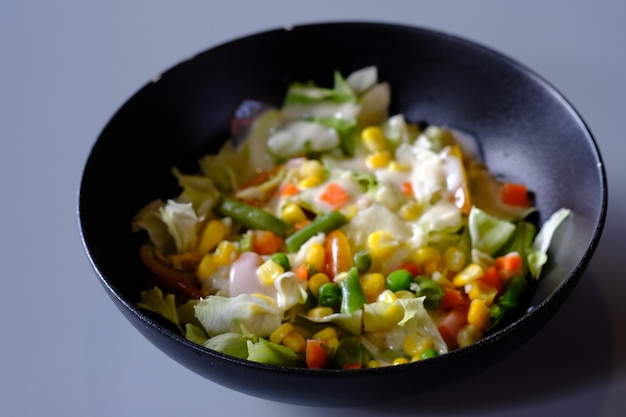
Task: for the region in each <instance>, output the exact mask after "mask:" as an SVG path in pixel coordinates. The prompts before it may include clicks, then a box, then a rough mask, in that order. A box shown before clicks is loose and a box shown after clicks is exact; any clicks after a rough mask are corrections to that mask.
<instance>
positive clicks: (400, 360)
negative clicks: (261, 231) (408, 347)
mask: <svg viewBox="0 0 626 417" xmlns="http://www.w3.org/2000/svg"><path fill="white" fill-rule="evenodd" d="M405 363H409V360H408V359H407V358H396V359H394V360H393V362H391V364H392V365H404V364H405Z"/></svg>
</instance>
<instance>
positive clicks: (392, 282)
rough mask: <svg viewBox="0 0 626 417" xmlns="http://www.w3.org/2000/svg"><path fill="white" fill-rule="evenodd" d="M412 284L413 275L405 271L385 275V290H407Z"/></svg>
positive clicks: (399, 270) (398, 270) (400, 270)
mask: <svg viewBox="0 0 626 417" xmlns="http://www.w3.org/2000/svg"><path fill="white" fill-rule="evenodd" d="M411 282H413V275H412V274H411V273H410V272H409V271H407V270H406V269H397V270H395V271H393V272H392V273H390V274H389V275H387V279H386V284H387V289H390V290H391V291H393V292H396V291H403V290H409V289H410V288H411Z"/></svg>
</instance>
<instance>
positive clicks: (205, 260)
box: [196, 253, 218, 284]
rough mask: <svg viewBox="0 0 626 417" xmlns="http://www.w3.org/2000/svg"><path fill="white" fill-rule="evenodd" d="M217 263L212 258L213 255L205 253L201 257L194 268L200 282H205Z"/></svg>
mask: <svg viewBox="0 0 626 417" xmlns="http://www.w3.org/2000/svg"><path fill="white" fill-rule="evenodd" d="M217 267H218V265H217V264H216V263H215V261H214V260H213V255H211V254H210V253H207V254H206V255H204V256H203V257H202V260H201V261H200V264H199V265H198V269H197V270H196V277H198V281H200V283H201V284H203V283H205V282H206V280H207V279H209V278H210V277H211V275H213V273H214V272H215V270H216V269H217Z"/></svg>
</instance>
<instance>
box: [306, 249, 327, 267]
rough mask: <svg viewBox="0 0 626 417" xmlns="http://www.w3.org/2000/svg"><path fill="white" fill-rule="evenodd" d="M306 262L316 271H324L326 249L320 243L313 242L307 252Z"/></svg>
mask: <svg viewBox="0 0 626 417" xmlns="http://www.w3.org/2000/svg"><path fill="white" fill-rule="evenodd" d="M304 262H305V263H306V264H307V265H308V266H311V267H313V268H315V270H316V271H318V272H319V271H323V270H324V266H325V264H326V249H324V246H322V245H320V244H319V243H313V244H312V245H311V247H310V248H309V251H308V252H307V253H306V257H305V258H304Z"/></svg>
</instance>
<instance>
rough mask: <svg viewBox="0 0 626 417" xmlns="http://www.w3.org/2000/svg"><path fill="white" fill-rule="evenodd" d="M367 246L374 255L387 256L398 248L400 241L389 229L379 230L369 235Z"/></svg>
mask: <svg viewBox="0 0 626 417" xmlns="http://www.w3.org/2000/svg"><path fill="white" fill-rule="evenodd" d="M367 246H368V247H369V251H370V255H371V256H372V257H377V258H386V257H387V256H389V255H391V253H392V252H394V251H395V250H396V249H397V248H398V242H397V241H396V240H395V239H394V237H393V235H392V234H391V233H389V232H388V231H386V230H377V231H375V232H372V233H370V235H369V236H368V237H367Z"/></svg>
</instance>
